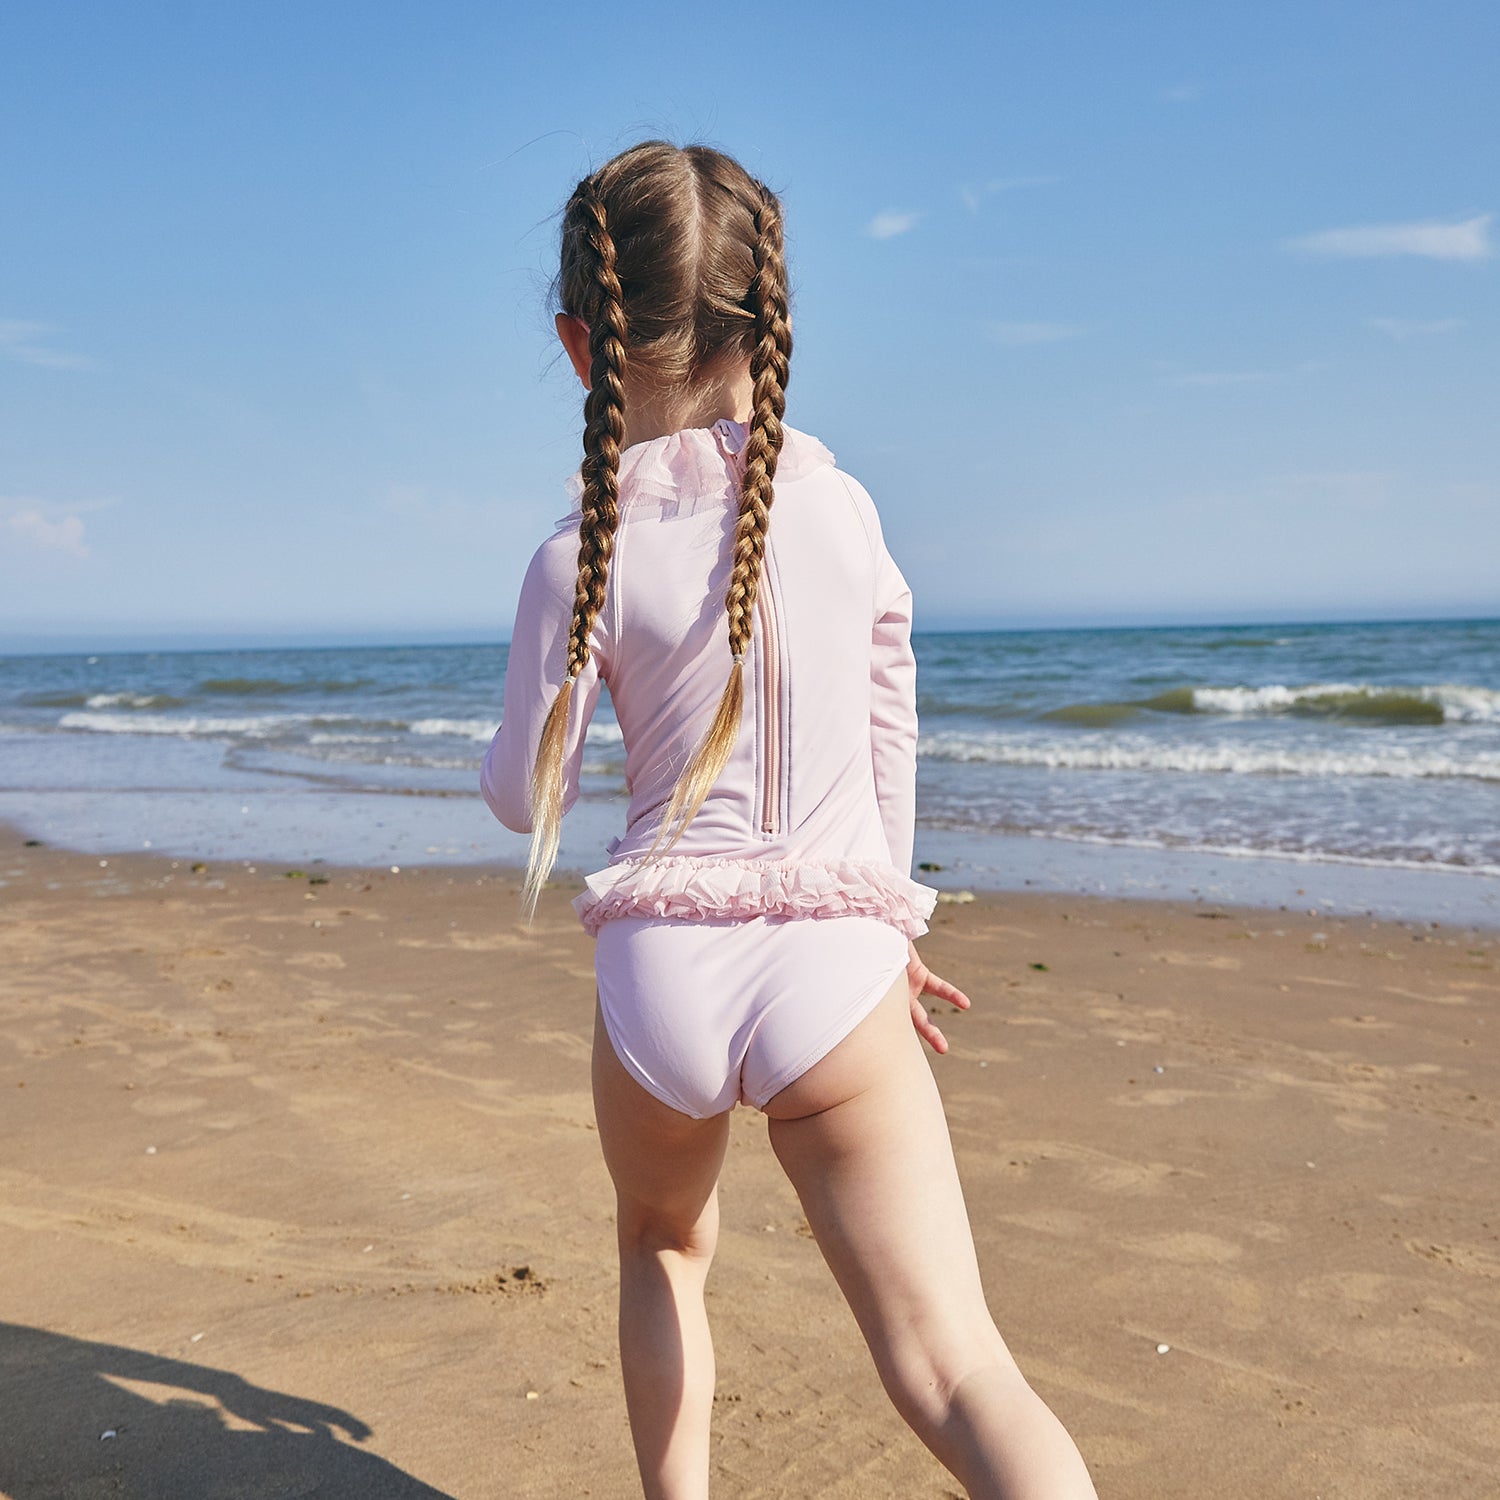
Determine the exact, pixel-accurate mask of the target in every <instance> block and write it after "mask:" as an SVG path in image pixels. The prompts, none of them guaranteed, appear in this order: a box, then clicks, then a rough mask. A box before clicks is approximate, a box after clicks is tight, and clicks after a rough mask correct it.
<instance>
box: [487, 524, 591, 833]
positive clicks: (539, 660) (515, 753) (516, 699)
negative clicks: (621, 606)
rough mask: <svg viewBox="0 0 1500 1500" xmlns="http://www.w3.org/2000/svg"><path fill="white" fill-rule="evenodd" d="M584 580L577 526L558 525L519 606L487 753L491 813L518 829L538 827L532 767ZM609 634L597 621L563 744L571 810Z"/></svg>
mask: <svg viewBox="0 0 1500 1500" xmlns="http://www.w3.org/2000/svg"><path fill="white" fill-rule="evenodd" d="M577 578H578V535H577V532H576V531H559V532H558V533H556V534H555V535H553V536H552V537H550V538H549V539H548V540H547V541H546V542H544V543H543V544H542V545H541V547H540V548H538V549H537V553H536V556H535V557H533V558H532V560H531V566H530V567H529V568H528V569H527V570H526V580H525V582H524V583H523V584H522V585H521V598H520V601H519V603H518V604H517V606H516V627H515V629H514V630H513V631H512V632H511V638H510V654H509V656H508V657H507V659H506V664H505V710H504V717H503V718H502V720H501V723H500V729H499V732H498V733H497V734H496V735H495V738H494V739H493V740H492V741H491V743H490V748H489V750H488V751H487V752H486V753H485V757H484V765H483V767H482V768H481V770H480V775H479V786H480V790H481V791H482V792H483V793H484V800H485V801H486V802H487V803H489V806H490V811H491V812H493V813H494V815H495V816H496V817H497V818H499V820H500V821H501V822H502V823H504V824H505V826H506V827H507V828H512V829H514V830H515V831H516V832H517V833H530V832H531V772H532V767H533V766H534V765H535V764H536V752H537V746H538V745H539V744H540V743H541V738H542V725H543V724H544V723H545V722H546V719H547V714H548V712H549V710H550V709H551V707H552V701H553V699H555V698H556V697H557V692H558V689H559V688H560V687H562V683H563V673H564V670H565V658H566V655H567V644H566V643H567V636H568V630H569V628H570V627H571V625H572V620H573V593H574V589H575V587H576V584H577ZM606 608H607V606H606ZM604 634H605V632H604V630H603V628H602V625H601V624H598V623H596V625H595V629H594V633H593V635H591V636H590V637H589V660H588V665H587V666H585V667H584V669H583V672H582V674H581V675H580V676H579V679H578V681H577V682H575V683H574V684H573V698H572V702H571V704H570V705H569V710H568V734H567V740H566V743H565V746H564V750H563V811H564V812H566V811H567V810H568V809H569V808H570V807H571V806H572V805H573V804H574V802H576V801H577V800H578V772H579V768H580V766H581V765H582V764H583V740H584V732H585V731H586V730H587V728H588V723H589V719H590V718H591V717H592V716H593V712H594V705H595V704H596V703H597V702H598V700H599V683H600V680H601V679H600V670H601V664H600V657H601V652H602V650H603V649H604V641H603V637H604Z"/></svg>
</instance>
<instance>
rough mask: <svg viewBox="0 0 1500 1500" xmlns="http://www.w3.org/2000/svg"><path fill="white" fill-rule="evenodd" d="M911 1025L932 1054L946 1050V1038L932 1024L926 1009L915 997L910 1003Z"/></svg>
mask: <svg viewBox="0 0 1500 1500" xmlns="http://www.w3.org/2000/svg"><path fill="white" fill-rule="evenodd" d="M911 1024H912V1025H913V1026H914V1027H915V1028H916V1032H917V1035H918V1036H919V1037H921V1038H922V1040H923V1041H924V1042H926V1043H927V1045H928V1046H929V1047H931V1048H932V1050H933V1051H934V1052H938V1053H942V1052H946V1051H947V1050H948V1038H947V1037H945V1036H944V1035H943V1033H942V1032H941V1031H940V1030H939V1029H938V1028H937V1027H936V1026H935V1025H934V1024H933V1021H932V1017H931V1016H929V1015H928V1014H927V1008H926V1007H925V1006H924V1005H923V1004H922V1002H921V1000H920V999H919V998H917V997H916V996H913V997H912V1002H911Z"/></svg>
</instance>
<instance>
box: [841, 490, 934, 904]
mask: <svg viewBox="0 0 1500 1500" xmlns="http://www.w3.org/2000/svg"><path fill="white" fill-rule="evenodd" d="M839 477H840V478H841V479H842V480H843V481H844V488H845V489H846V490H847V491H848V494H849V498H850V500H851V501H852V502H853V504H854V510H855V514H856V515H858V517H859V519H860V522H861V524H862V525H863V527H864V531H865V539H866V540H867V541H868V542H869V544H870V557H871V561H872V562H873V564H874V588H873V591H872V596H871V602H872V605H873V621H874V623H873V625H872V627H871V631H870V758H871V761H872V763H873V765H874V768H875V797H876V800H877V801H878V802H879V804H880V821H881V825H882V827H883V828H884V829H885V841H886V845H887V847H888V848H889V850H890V854H891V863H892V864H893V865H895V867H896V868H897V870H899V871H900V872H901V873H902V874H903V875H910V874H911V858H912V843H913V841H914V836H915V828H916V820H917V659H916V656H915V655H914V654H913V652H912V648H911V618H912V600H911V589H910V588H908V587H907V583H906V580H905V579H904V578H903V577H902V576H901V570H900V568H898V567H897V566H896V563H895V559H894V558H892V556H891V554H890V553H889V552H888V551H886V546H885V538H884V536H883V535H882V534H881V530H880V516H879V514H878V512H877V511H876V509H875V502H874V501H873V500H871V499H870V496H869V494H868V493H867V492H866V490H865V488H864V486H863V485H861V484H859V483H858V482H857V481H855V480H854V479H851V478H850V477H849V475H847V474H843V473H841V474H840V476H839Z"/></svg>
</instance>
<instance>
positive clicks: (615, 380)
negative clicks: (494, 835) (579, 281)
mask: <svg viewBox="0 0 1500 1500" xmlns="http://www.w3.org/2000/svg"><path fill="white" fill-rule="evenodd" d="M568 216H569V218H570V219H572V220H574V221H575V222H576V224H577V226H578V233H579V238H580V239H581V240H582V241H583V245H584V252H583V253H584V255H585V256H586V257H588V258H590V259H591V261H592V272H593V274H592V287H591V292H592V295H591V296H590V298H589V301H590V303H591V304H592V305H590V306H589V307H588V309H587V317H586V321H587V323H588V325H589V355H590V357H591V361H592V363H591V366H590V370H589V394H588V399H587V401H586V402H585V403H584V408H583V412H584V431H583V465H582V477H583V496H582V500H581V502H580V506H581V509H582V512H583V515H582V519H581V520H580V521H579V523H578V583H577V587H576V589H575V591H574V595H573V618H572V622H571V624H570V625H569V628H568V642H567V675H566V676H565V678H564V679H563V685H562V687H561V688H559V689H558V693H557V696H556V697H555V698H554V699H553V700H552V707H551V709H550V710H549V711H548V714H547V719H546V722H545V723H544V724H543V726H542V735H541V741H540V743H539V745H538V747H537V756H536V764H535V767H534V768H533V771H532V778H531V852H530V857H529V859H528V860H527V864H526V879H525V883H524V884H523V886H522V888H521V900H522V904H523V905H524V906H525V908H526V910H527V912H528V913H531V912H534V911H535V910H536V902H537V897H538V896H539V895H540V894H541V889H542V886H543V885H544V884H545V883H546V879H547V876H548V875H549V874H550V873H551V870H552V866H553V865H554V864H555V863H556V861H557V847H558V841H559V837H560V834H561V830H562V791H563V755H564V749H565V746H566V742H567V728H568V710H569V705H570V704H571V702H572V698H573V684H574V683H575V682H576V681H577V679H578V676H579V674H580V673H581V672H582V671H583V669H584V667H586V666H587V665H588V660H589V635H590V633H591V632H592V630H593V628H594V622H595V620H596V619H597V618H598V616H599V611H600V610H601V609H603V608H604V600H605V589H606V586H607V584H608V582H609V561H610V557H611V555H612V554H613V552H614V546H615V528H616V527H617V526H618V524H619V519H620V510H619V500H620V445H621V444H622V443H623V442H624V440H625V366H626V352H625V350H626V334H627V331H628V330H627V327H626V323H625V298H624V293H623V290H622V289H621V286H620V278H619V275H618V272H617V269H616V253H615V243H614V239H613V237H612V235H611V234H610V229H609V222H608V216H607V213H606V210H605V204H604V199H603V197H602V196H601V195H600V193H599V190H598V185H597V182H596V179H595V178H593V177H586V178H585V179H584V180H583V181H582V182H581V183H579V185H578V188H577V190H576V192H575V193H574V195H573V199H572V201H571V202H570V203H569V205H568Z"/></svg>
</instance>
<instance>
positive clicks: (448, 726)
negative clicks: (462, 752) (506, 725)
mask: <svg viewBox="0 0 1500 1500" xmlns="http://www.w3.org/2000/svg"><path fill="white" fill-rule="evenodd" d="M409 727H410V729H411V732H412V733H413V734H444V735H448V736H450V737H451V738H453V739H455V740H476V741H480V742H483V743H485V744H488V743H489V742H490V741H491V740H492V739H494V737H495V731H496V730H497V729H498V728H499V727H500V725H499V721H498V720H496V719H417V720H415V721H414V722H413V723H412V724H411V725H410V726H409Z"/></svg>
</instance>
